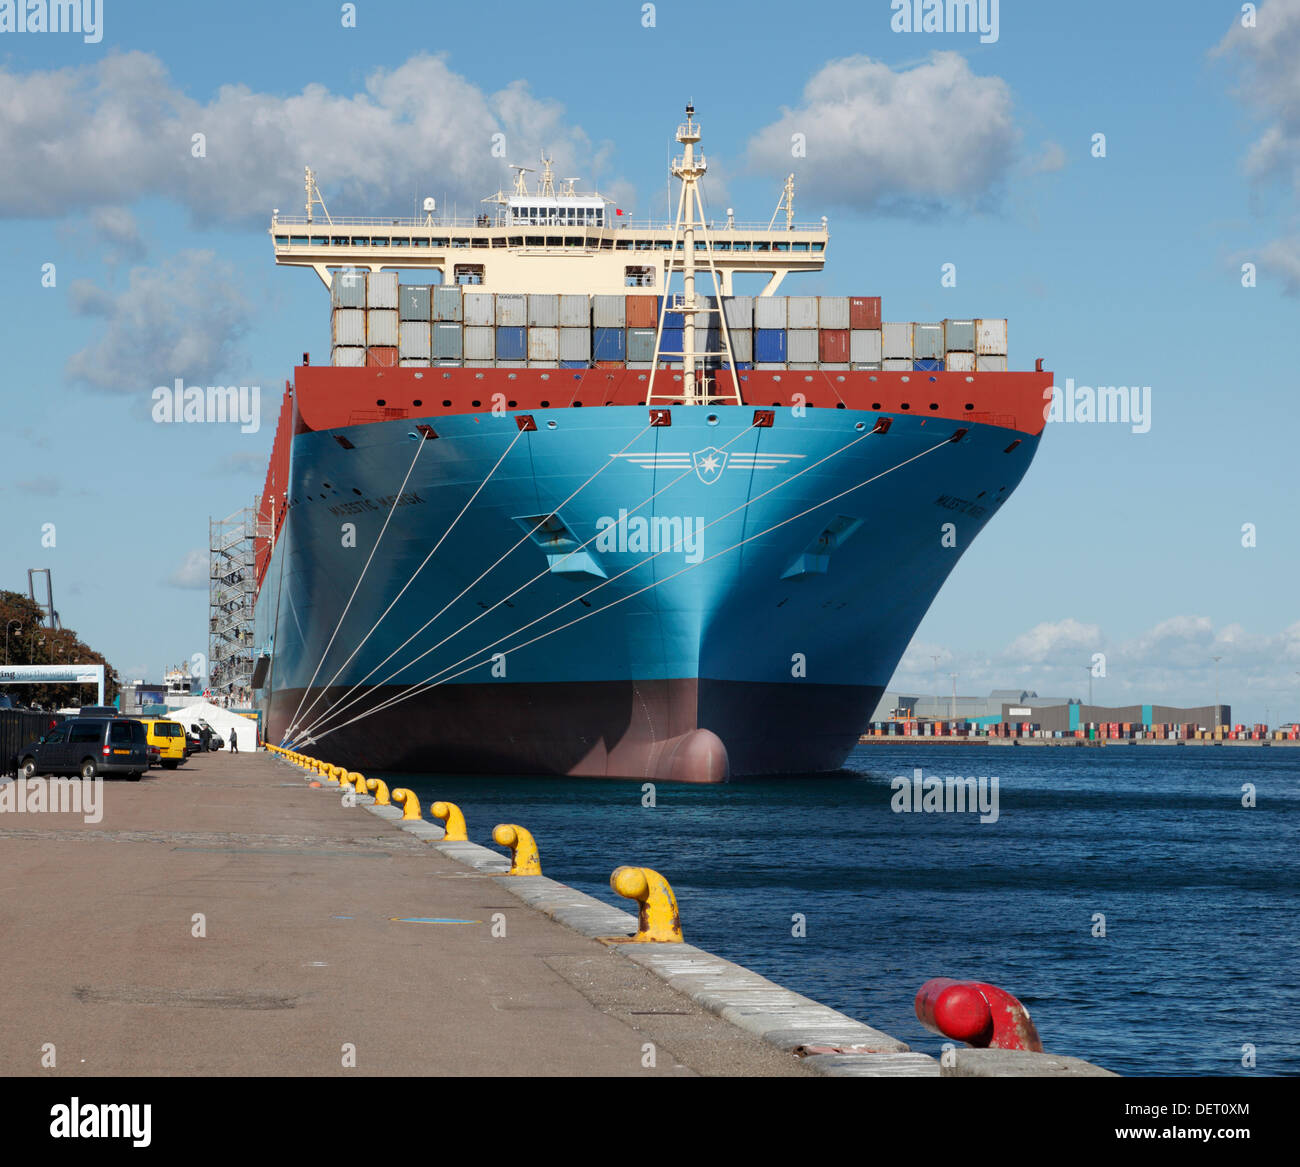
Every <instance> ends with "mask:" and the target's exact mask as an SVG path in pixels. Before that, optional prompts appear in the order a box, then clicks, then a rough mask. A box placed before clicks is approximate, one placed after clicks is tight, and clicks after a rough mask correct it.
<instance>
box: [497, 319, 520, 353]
mask: <svg viewBox="0 0 1300 1167" xmlns="http://www.w3.org/2000/svg"><path fill="white" fill-rule="evenodd" d="M527 359H528V330H527V329H525V328H521V327H519V326H518V325H513V324H507V325H501V326H500V327H498V328H497V360H499V361H523V360H527Z"/></svg>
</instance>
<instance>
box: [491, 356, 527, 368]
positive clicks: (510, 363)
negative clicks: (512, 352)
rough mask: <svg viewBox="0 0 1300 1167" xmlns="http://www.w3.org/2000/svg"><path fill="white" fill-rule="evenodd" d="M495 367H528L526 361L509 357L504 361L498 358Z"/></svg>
mask: <svg viewBox="0 0 1300 1167" xmlns="http://www.w3.org/2000/svg"><path fill="white" fill-rule="evenodd" d="M497 368H498V369H526V368H528V362H527V361H521V360H516V359H515V358H513V357H511V358H507V359H506V360H504V361H502V360H498V361H497Z"/></svg>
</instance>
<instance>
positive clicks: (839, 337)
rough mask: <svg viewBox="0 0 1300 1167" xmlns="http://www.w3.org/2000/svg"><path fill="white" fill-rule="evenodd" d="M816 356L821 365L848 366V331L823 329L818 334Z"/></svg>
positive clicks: (844, 329)
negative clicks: (817, 355) (818, 357)
mask: <svg viewBox="0 0 1300 1167" xmlns="http://www.w3.org/2000/svg"><path fill="white" fill-rule="evenodd" d="M818 354H819V356H820V359H821V361H822V363H823V364H841V365H846V364H848V361H849V330H848V329H847V328H823V329H822V330H821V332H820V333H819V334H818Z"/></svg>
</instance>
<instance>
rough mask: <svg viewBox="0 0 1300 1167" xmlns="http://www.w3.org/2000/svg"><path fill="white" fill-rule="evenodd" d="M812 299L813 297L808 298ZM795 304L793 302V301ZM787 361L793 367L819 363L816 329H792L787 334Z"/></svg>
mask: <svg viewBox="0 0 1300 1167" xmlns="http://www.w3.org/2000/svg"><path fill="white" fill-rule="evenodd" d="M807 298H808V299H811V298H812V297H807ZM792 303H793V301H792ZM785 338H786V341H785V343H786V348H785V355H786V359H787V360H788V361H789V362H790V364H791V365H795V364H808V363H809V362H811V363H812V364H816V363H817V355H818V354H817V330H816V329H815V328H792V329H790V331H789V332H787V333H786V334H785Z"/></svg>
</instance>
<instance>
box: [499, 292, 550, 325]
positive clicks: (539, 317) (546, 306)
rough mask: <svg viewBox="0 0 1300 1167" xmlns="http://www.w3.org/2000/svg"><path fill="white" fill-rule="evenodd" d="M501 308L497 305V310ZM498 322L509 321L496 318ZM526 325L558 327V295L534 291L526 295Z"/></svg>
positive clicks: (504, 322)
mask: <svg viewBox="0 0 1300 1167" xmlns="http://www.w3.org/2000/svg"><path fill="white" fill-rule="evenodd" d="M500 311H501V308H500V306H499V305H498V307H497V312H498V314H499V313H500ZM497 323H498V324H506V323H511V322H510V321H503V320H500V319H498V320H497ZM528 327H529V328H559V327H560V297H559V296H557V295H554V294H551V295H538V294H537V293H536V292H533V293H530V294H529V296H528Z"/></svg>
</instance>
